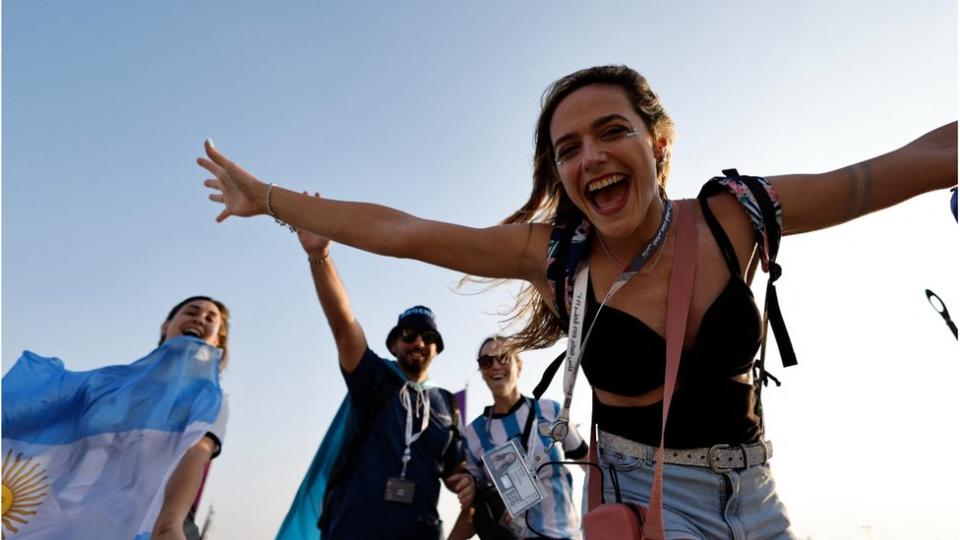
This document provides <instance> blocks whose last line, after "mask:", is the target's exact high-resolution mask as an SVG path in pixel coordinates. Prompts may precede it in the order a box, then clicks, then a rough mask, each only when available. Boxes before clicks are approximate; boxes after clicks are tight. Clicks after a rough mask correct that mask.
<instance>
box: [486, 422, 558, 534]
mask: <svg viewBox="0 0 960 540" xmlns="http://www.w3.org/2000/svg"><path fill="white" fill-rule="evenodd" d="M531 414H533V413H532V411H531ZM482 459H483V467H484V469H485V470H486V472H487V478H490V479H491V480H492V481H493V486H494V487H495V488H496V490H497V493H499V494H500V497H501V498H502V499H503V504H504V506H506V508H507V512H509V513H510V516H511V517H512V518H513V519H517V518H518V517H519V516H522V515H523V513H524V512H526V511H527V510H528V509H529V508H531V507H532V506H534V505H536V504H538V503H539V502H540V501H542V500H543V498H544V494H543V488H541V487H540V482H538V481H537V480H536V478H534V476H533V473H532V472H531V471H530V467H529V466H528V465H527V462H526V460H525V459H524V457H523V453H522V452H521V451H520V444H519V443H518V442H517V440H516V439H510V441H508V442H507V443H505V444H502V445H500V446H498V447H496V448H493V449H492V450H490V451H488V452H485V453H484V454H483V458H482Z"/></svg>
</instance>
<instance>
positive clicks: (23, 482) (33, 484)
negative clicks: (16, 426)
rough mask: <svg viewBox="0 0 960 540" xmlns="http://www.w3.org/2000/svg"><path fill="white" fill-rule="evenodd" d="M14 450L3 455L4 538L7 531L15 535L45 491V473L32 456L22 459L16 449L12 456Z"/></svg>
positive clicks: (28, 519) (21, 455) (38, 503)
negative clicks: (15, 453)
mask: <svg viewBox="0 0 960 540" xmlns="http://www.w3.org/2000/svg"><path fill="white" fill-rule="evenodd" d="M12 455H13V450H7V455H5V456H3V532H2V534H3V539H4V540H6V538H7V531H10V532H11V533H13V534H16V532H17V531H19V530H20V529H19V527H21V526H23V525H26V524H27V523H28V522H29V521H30V516H32V515H34V514H36V513H37V511H36V508H37V507H38V506H40V503H42V502H43V498H44V497H45V496H46V494H47V491H46V490H47V484H46V482H45V481H46V479H47V473H46V471H44V470H43V467H41V466H40V464H39V463H33V458H28V459H23V454H22V453H20V452H18V453H17V455H16V457H14V458H12V459H11V456H12Z"/></svg>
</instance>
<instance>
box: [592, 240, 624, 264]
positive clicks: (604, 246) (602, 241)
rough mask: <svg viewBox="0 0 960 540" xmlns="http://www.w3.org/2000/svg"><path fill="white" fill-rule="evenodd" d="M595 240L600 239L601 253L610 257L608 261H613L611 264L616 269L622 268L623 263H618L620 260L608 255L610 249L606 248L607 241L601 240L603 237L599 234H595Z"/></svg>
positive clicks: (611, 254) (610, 254)
mask: <svg viewBox="0 0 960 540" xmlns="http://www.w3.org/2000/svg"><path fill="white" fill-rule="evenodd" d="M597 238H599V239H600V247H602V248H603V252H604V253H606V254H607V257H610V260H612V261H613V264H615V265H617V268H623V263H622V262H620V259H618V258H617V256H616V255H614V254H613V253H610V248H608V247H607V241H606V240H604V239H603V236H602V235H601V234H600V233H597Z"/></svg>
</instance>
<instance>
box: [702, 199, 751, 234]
mask: <svg viewBox="0 0 960 540" xmlns="http://www.w3.org/2000/svg"><path fill="white" fill-rule="evenodd" d="M707 204H708V205H709V206H710V210H711V211H712V212H713V215H714V216H716V218H717V221H719V222H720V225H722V226H723V230H724V232H726V233H727V236H729V237H730V240H731V241H732V242H733V243H734V244H736V245H738V246H739V245H740V244H741V242H746V243H752V242H753V233H752V230H751V227H752V226H751V224H750V217H749V216H747V213H746V211H745V210H744V208H743V206H742V205H741V204H740V202H739V201H737V199H736V197H734V196H733V195H731V194H730V193H719V194H717V195H714V196H713V197H710V198H709V199H707Z"/></svg>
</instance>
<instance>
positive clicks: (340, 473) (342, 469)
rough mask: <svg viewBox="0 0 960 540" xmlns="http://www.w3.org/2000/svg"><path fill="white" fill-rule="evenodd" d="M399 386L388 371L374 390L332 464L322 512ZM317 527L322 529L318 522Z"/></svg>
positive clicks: (394, 376) (398, 380)
mask: <svg viewBox="0 0 960 540" xmlns="http://www.w3.org/2000/svg"><path fill="white" fill-rule="evenodd" d="M401 386H403V381H401V380H400V377H399V376H397V375H396V374H395V373H393V372H392V371H388V372H387V373H386V374H385V375H384V377H383V378H382V379H380V382H379V383H378V384H377V386H376V388H374V391H373V399H371V400H370V404H371V405H370V406H369V407H367V408H366V409H364V410H363V416H362V417H361V418H360V423H359V424H358V425H357V430H356V431H355V432H354V434H353V439H352V440H351V441H350V448H341V449H340V454H339V455H338V456H337V461H336V463H334V465H333V470H332V471H331V472H330V479H329V480H328V481H327V490H326V492H325V493H324V497H323V508H324V510H326V507H327V505H328V504H329V501H330V496H331V494H332V493H333V488H334V487H335V486H336V485H337V484H338V483H340V482H342V481H343V479H344V478H346V476H347V473H349V472H350V470H351V469H353V466H354V464H355V463H356V456H357V450H358V449H359V448H360V445H361V444H363V441H365V440H366V438H367V436H368V435H370V431H372V430H373V425H374V423H376V420H377V416H378V415H379V414H380V412H381V411H382V410H383V409H385V408H386V406H387V404H388V403H390V400H391V399H392V398H393V395H394V394H396V393H397V390H399V389H400V387H401ZM327 514H328V512H326V511H324V512H321V517H320V521H321V522H322V521H323V519H324V517H326V516H327ZM317 526H318V527H321V528H322V526H321V524H320V523H319V522H318V523H317Z"/></svg>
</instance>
